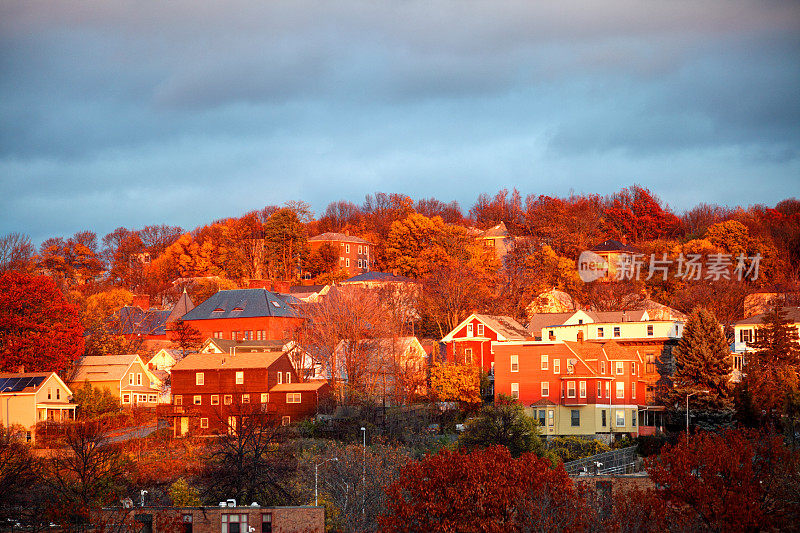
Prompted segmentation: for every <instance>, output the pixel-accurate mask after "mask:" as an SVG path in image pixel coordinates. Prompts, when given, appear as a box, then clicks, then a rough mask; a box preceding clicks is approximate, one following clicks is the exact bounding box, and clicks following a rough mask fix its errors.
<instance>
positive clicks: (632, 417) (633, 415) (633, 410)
mask: <svg viewBox="0 0 800 533" xmlns="http://www.w3.org/2000/svg"><path fill="white" fill-rule="evenodd" d="M636 418H637V416H636V409H632V410H631V425H632V426H633V427H636Z"/></svg>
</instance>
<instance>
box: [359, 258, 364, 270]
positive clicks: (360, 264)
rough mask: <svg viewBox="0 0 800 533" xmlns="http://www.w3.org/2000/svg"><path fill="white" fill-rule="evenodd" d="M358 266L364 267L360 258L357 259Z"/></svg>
mask: <svg viewBox="0 0 800 533" xmlns="http://www.w3.org/2000/svg"><path fill="white" fill-rule="evenodd" d="M358 268H364V264H363V263H362V262H361V259H359V260H358Z"/></svg>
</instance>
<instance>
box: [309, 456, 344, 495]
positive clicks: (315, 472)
mask: <svg viewBox="0 0 800 533" xmlns="http://www.w3.org/2000/svg"><path fill="white" fill-rule="evenodd" d="M328 461H336V462H337V463H338V462H339V458H338V457H333V458H331V459H325V460H324V461H322V462H321V463H317V464H315V465H314V507H316V506H318V505H319V498H318V492H317V483H318V482H319V467H320V466H322V465H324V464H325V463H327V462H328Z"/></svg>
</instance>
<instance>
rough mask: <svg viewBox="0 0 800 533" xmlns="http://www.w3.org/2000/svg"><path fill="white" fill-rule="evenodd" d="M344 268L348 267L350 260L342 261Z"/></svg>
mask: <svg viewBox="0 0 800 533" xmlns="http://www.w3.org/2000/svg"><path fill="white" fill-rule="evenodd" d="M344 266H346V267H348V268H349V267H350V258H349V257H348V258H346V259H345V260H344Z"/></svg>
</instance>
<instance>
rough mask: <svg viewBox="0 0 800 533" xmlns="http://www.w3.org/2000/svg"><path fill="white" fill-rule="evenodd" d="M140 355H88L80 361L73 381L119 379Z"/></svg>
mask: <svg viewBox="0 0 800 533" xmlns="http://www.w3.org/2000/svg"><path fill="white" fill-rule="evenodd" d="M137 359H139V356H138V355H136V354H132V355H88V356H85V357H82V358H81V360H80V361H78V366H77V368H76V372H75V377H74V378H73V379H72V381H73V383H78V382H81V381H86V380H89V381H119V380H120V379H122V378H123V376H124V375H125V373H126V372H127V371H128V368H130V366H131V365H132V364H133V363H134V362H135V361H136V360H137Z"/></svg>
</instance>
